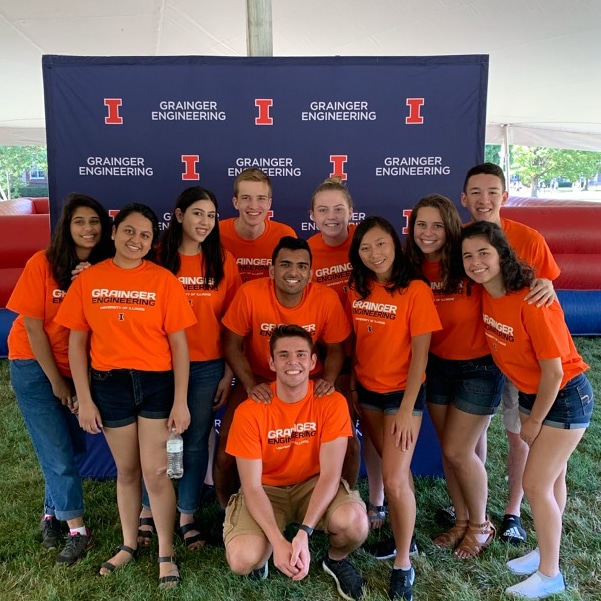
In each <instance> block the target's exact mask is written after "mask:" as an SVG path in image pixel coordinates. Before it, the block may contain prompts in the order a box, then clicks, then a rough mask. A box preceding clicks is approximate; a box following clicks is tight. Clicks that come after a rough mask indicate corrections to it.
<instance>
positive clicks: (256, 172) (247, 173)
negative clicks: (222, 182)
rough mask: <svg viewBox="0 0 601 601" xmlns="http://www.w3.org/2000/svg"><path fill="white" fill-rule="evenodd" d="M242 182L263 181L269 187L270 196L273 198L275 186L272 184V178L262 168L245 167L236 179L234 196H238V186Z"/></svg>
mask: <svg viewBox="0 0 601 601" xmlns="http://www.w3.org/2000/svg"><path fill="white" fill-rule="evenodd" d="M240 182H261V183H265V184H267V186H268V187H269V198H271V196H272V194H273V186H272V185H271V180H270V179H269V176H268V175H267V174H266V173H265V172H264V171H261V170H260V169H253V168H249V169H244V171H241V172H240V173H239V174H238V176H237V177H236V179H235V180H234V196H236V197H237V196H238V187H239V186H240Z"/></svg>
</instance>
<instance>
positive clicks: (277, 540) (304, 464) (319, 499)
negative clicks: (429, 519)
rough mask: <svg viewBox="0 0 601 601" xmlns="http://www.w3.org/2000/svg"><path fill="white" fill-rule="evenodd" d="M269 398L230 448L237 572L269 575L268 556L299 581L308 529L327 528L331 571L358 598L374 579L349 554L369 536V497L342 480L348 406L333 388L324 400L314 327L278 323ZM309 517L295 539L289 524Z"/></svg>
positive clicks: (244, 418)
mask: <svg viewBox="0 0 601 601" xmlns="http://www.w3.org/2000/svg"><path fill="white" fill-rule="evenodd" d="M270 351H271V357H270V360H269V363H270V367H271V369H272V370H273V371H274V372H275V375H276V381H275V382H274V383H273V384H271V385H270V386H271V387H272V392H273V398H272V400H271V403H270V404H265V403H259V402H256V401H254V400H251V399H248V400H246V401H245V402H244V403H242V404H241V405H240V406H239V407H238V408H237V410H236V413H235V414H234V420H233V423H232V427H231V430H230V434H229V438H228V442H227V448H226V452H227V453H228V454H230V455H233V456H234V457H236V463H237V466H238V471H239V474H240V482H241V488H240V492H239V493H238V494H236V495H233V496H232V498H231V500H230V502H229V504H228V507H227V511H226V518H225V524H224V529H223V537H224V541H225V552H226V558H227V561H228V564H229V566H230V568H231V569H232V571H233V572H235V573H236V574H240V575H247V576H249V577H250V578H253V579H256V580H260V579H263V578H266V577H267V562H268V560H269V557H270V556H271V555H272V554H273V563H274V565H275V567H276V568H278V569H279V570H280V571H281V572H282V573H283V574H285V575H286V576H289V577H290V578H291V579H292V580H302V579H303V578H304V577H305V576H306V575H307V574H308V572H309V566H310V563H311V554H310V551H309V537H310V536H311V534H312V533H313V530H314V529H318V530H323V531H325V532H326V533H327V534H328V536H329V539H330V546H329V549H328V552H327V554H326V556H325V557H324V559H323V562H322V566H323V569H324V571H325V572H326V573H327V574H329V575H330V576H332V577H333V578H334V580H335V581H336V586H337V588H338V592H339V593H340V595H341V596H342V597H344V598H345V599H349V600H353V599H359V598H360V597H361V595H362V594H363V586H364V584H365V581H364V580H363V578H362V577H361V575H360V574H359V572H358V571H357V570H356V569H355V567H354V566H353V565H352V563H351V562H350V561H349V560H348V559H347V556H348V554H349V553H351V552H352V551H354V550H355V549H357V548H358V547H359V546H361V544H362V543H363V542H364V541H365V539H366V538H367V535H368V533H369V524H368V519H367V513H366V510H365V504H364V503H363V501H362V500H361V498H360V496H359V493H358V492H357V491H352V490H350V489H349V487H348V484H347V483H346V481H344V480H342V479H341V475H340V474H341V470H342V463H343V460H344V455H345V452H346V446H347V442H348V438H349V437H350V436H352V429H351V421H350V417H349V412H348V406H347V403H346V400H345V399H344V397H343V396H342V395H341V394H339V393H338V392H333V393H332V394H330V395H326V396H323V397H320V398H317V397H315V396H314V394H313V382H311V381H310V380H309V373H310V372H311V370H312V369H313V367H314V366H315V362H316V355H315V353H314V352H313V342H312V340H311V336H310V334H309V333H308V332H307V331H306V330H304V329H303V328H301V327H300V326H296V325H283V326H278V327H277V328H276V329H275V330H274V331H273V334H272V336H271V340H270ZM290 523H298V524H300V526H299V530H298V533H297V534H296V535H295V536H294V538H293V539H292V541H288V540H286V539H285V538H284V535H283V531H284V528H285V527H286V526H287V525H288V524H290Z"/></svg>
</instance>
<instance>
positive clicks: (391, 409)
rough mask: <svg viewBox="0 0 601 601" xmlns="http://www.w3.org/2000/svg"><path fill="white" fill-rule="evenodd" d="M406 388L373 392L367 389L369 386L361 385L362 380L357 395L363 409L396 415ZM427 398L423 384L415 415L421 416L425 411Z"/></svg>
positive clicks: (416, 400) (414, 409)
mask: <svg viewBox="0 0 601 601" xmlns="http://www.w3.org/2000/svg"><path fill="white" fill-rule="evenodd" d="M404 394H405V391H404V390H395V391H394V392H386V393H381V392H373V391H371V390H367V388H365V387H363V386H361V383H360V382H357V396H358V397H359V407H361V408H363V409H371V410H372V411H379V412H381V413H384V415H395V414H396V412H397V411H398V409H399V407H400V406H401V403H402V402H403V396H404ZM425 400H426V387H425V386H424V385H423V384H422V386H421V388H420V389H419V392H418V393H417V398H416V399H415V406H414V407H413V415H415V416H418V417H419V416H421V415H422V413H423V412H424V401H425Z"/></svg>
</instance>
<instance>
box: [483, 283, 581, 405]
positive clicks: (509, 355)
mask: <svg viewBox="0 0 601 601" xmlns="http://www.w3.org/2000/svg"><path fill="white" fill-rule="evenodd" d="M527 291H528V288H523V289H522V290H518V291H517V292H511V293H509V294H506V295H505V296H502V297H500V298H493V297H492V296H491V295H490V294H488V292H486V290H485V291H484V292H483V294H482V311H483V319H484V329H485V331H486V340H487V342H488V346H489V347H490V350H491V353H492V356H493V358H494V360H495V363H496V364H497V365H498V366H499V369H500V370H501V371H502V372H503V373H504V374H505V375H506V376H507V377H508V378H509V379H510V380H511V381H512V382H513V383H514V384H515V385H516V387H517V388H518V390H521V391H522V392H525V393H527V394H534V393H536V392H537V390H538V386H539V381H540V375H541V370H540V365H539V363H538V362H539V360H545V359H556V358H557V357H561V364H562V367H563V378H562V380H561V388H563V387H564V386H565V385H566V383H567V382H568V381H569V380H571V379H572V378H574V377H576V376H577V375H578V374H581V373H582V372H584V371H586V370H587V369H588V365H587V364H586V363H585V362H584V361H583V360H582V357H581V356H580V355H579V354H578V351H577V350H576V347H575V346H574V342H573V341H572V337H571V336H570V332H569V331H568V327H567V325H566V322H565V318H564V315H563V311H562V309H561V306H560V305H559V303H558V302H557V301H555V302H554V303H553V304H552V305H551V306H550V307H537V306H535V305H529V304H528V303H526V302H524V296H525V295H526V293H527Z"/></svg>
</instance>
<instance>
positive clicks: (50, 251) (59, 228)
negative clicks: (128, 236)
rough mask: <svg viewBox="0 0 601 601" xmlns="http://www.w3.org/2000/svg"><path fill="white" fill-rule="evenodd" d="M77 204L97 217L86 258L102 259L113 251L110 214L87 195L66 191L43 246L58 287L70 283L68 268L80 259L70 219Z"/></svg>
mask: <svg viewBox="0 0 601 601" xmlns="http://www.w3.org/2000/svg"><path fill="white" fill-rule="evenodd" d="M79 207H88V208H89V209H92V211H94V212H95V213H96V215H98V218H99V219H100V228H101V230H100V240H99V241H98V243H97V244H96V246H94V248H92V250H91V252H90V256H89V257H88V259H87V260H88V261H89V262H90V263H92V264H94V263H98V262H99V261H104V259H108V258H109V257H112V256H113V255H114V254H115V247H114V246H113V243H112V241H111V218H110V217H109V214H108V213H107V210H106V209H105V208H104V207H103V206H102V205H101V204H100V203H99V202H98V201H97V200H96V199H94V198H92V197H91V196H86V195H85V194H70V195H69V196H67V198H66V200H65V204H64V206H63V210H62V212H61V216H60V217H59V220H58V223H57V224H56V227H55V228H54V232H53V233H52V238H51V240H50V246H48V248H47V249H46V258H47V259H48V262H49V263H50V266H51V268H52V276H53V277H54V279H55V281H56V283H57V284H58V285H59V288H60V289H61V290H68V289H69V286H70V285H71V280H72V275H71V272H72V271H73V269H74V268H75V266H76V265H77V264H78V263H80V259H79V258H78V257H77V247H76V245H75V241H74V240H73V236H71V220H72V219H73V214H74V213H75V211H76V210H77V209H78V208H79Z"/></svg>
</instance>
